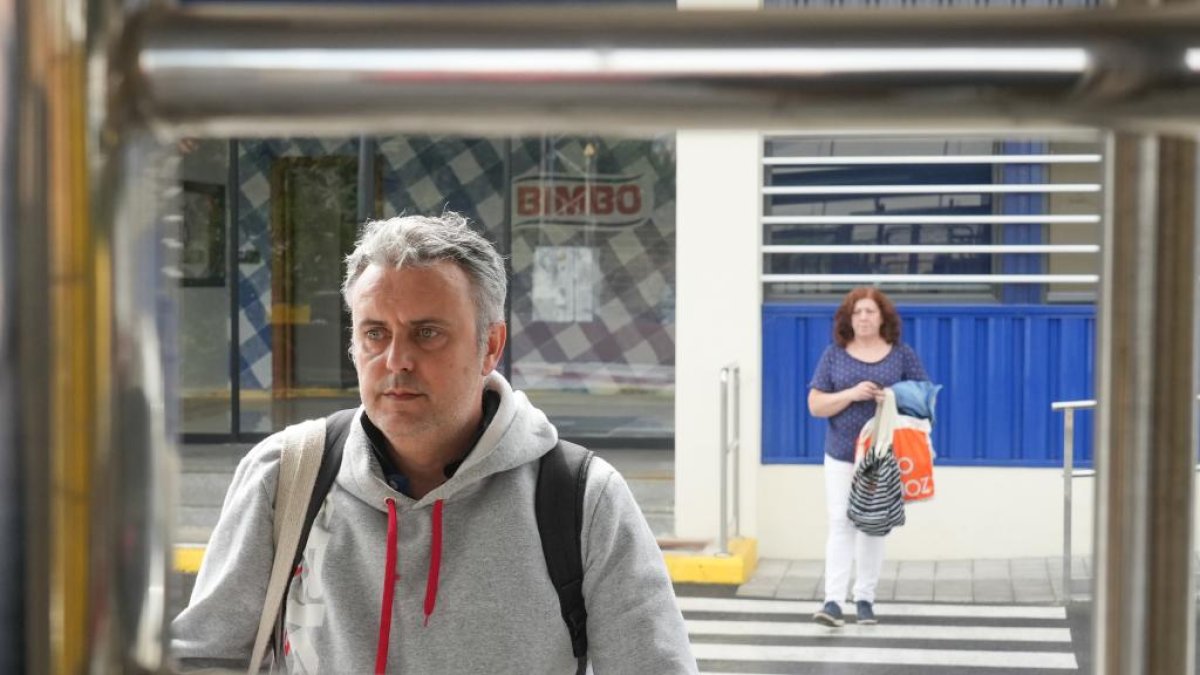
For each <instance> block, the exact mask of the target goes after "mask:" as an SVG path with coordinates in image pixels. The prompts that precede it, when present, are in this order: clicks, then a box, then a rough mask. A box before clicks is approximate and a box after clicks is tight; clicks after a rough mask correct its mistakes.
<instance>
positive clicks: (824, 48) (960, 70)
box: [127, 7, 1200, 136]
mask: <svg viewBox="0 0 1200 675" xmlns="http://www.w3.org/2000/svg"><path fill="white" fill-rule="evenodd" d="M127 39H128V40H129V45H128V49H129V51H130V53H132V54H136V62H135V66H136V73H134V75H136V77H137V78H138V84H139V100H138V106H137V110H138V112H139V114H140V115H141V116H142V119H143V120H144V121H145V123H147V124H150V125H152V126H154V128H156V129H158V130H160V131H163V132H176V133H179V132H185V133H189V134H207V135H217V136H233V135H253V134H260V135H261V134H269V135H274V136H280V135H287V134H293V133H304V134H318V133H343V134H358V133H370V132H383V131H388V132H396V131H404V130H411V131H421V132H458V133H477V132H478V133H488V134H504V133H518V132H525V133H538V134H540V133H546V132H549V131H570V130H575V131H587V132H597V131H620V132H633V131H646V130H662V129H675V128H682V127H697V126H703V127H714V126H716V127H756V128H762V129H780V128H788V127H800V126H803V127H805V128H808V129H811V128H813V127H825V128H854V127H859V128H861V127H864V126H876V127H879V126H887V127H893V128H894V127H904V126H917V127H924V128H930V129H938V130H946V129H948V128H953V127H954V125H967V124H970V125H975V126H978V125H995V126H1000V127H1011V126H1014V125H1041V126H1047V125H1051V126H1061V125H1074V126H1080V125H1083V126H1105V125H1108V126H1122V127H1139V126H1148V125H1154V126H1156V127H1158V128H1176V129H1194V128H1196V127H1197V123H1196V116H1195V112H1196V111H1197V110H1200V75H1198V73H1197V70H1198V69H1200V12H1198V11H1196V10H1193V9H1175V10H1165V9H1162V8H1156V9H1153V10H1085V11H1074V12H1072V11H1061V10H1058V11H1047V12H1036V11H1021V12H999V11H996V12H987V13H986V14H983V13H975V12H937V11H896V12H887V11H876V12H836V13H834V12H739V11H733V12H720V11H711V12H709V11H706V12H678V11H675V10H670V9H650V8H644V9H638V8H621V9H620V10H618V11H613V10H581V9H558V8H545V7H538V8H518V9H491V8H469V9H466V8H453V9H452V8H444V9H443V8H438V9H436V10H431V9H414V8H387V9H384V8H371V9H369V10H363V9H360V10H351V9H311V8H297V7H287V8H275V7H255V8H253V9H246V8H210V9H174V10H170V11H158V12H149V13H146V14H143V15H142V16H141V17H140V19H139V20H138V21H137V22H136V23H135V24H134V25H132V26H131V27H130V32H129V33H128V34H127Z"/></svg>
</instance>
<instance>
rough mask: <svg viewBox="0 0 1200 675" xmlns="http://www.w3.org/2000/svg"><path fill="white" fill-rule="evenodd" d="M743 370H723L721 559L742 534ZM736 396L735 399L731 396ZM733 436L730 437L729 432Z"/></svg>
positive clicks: (726, 367)
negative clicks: (731, 477)
mask: <svg viewBox="0 0 1200 675" xmlns="http://www.w3.org/2000/svg"><path fill="white" fill-rule="evenodd" d="M740 383H741V368H739V367H738V365H737V364H736V363H731V364H729V365H727V366H725V367H724V368H722V369H721V444H720V451H719V452H718V456H719V457H720V461H721V470H720V476H721V515H720V527H719V528H718V541H717V547H718V552H719V553H720V554H721V555H729V532H730V530H731V529H732V531H733V534H734V536H737V535H738V534H739V533H740V529H741V521H740V519H739V518H738V504H739V503H740V500H739V498H738V464H739V454H740V453H739V450H740V449H741V445H742V443H741V409H742V405H741V398H742V396H741V384H740ZM731 391H732V392H733V394H732V396H731V395H730V392H731ZM731 398H732V399H733V406H732V411H731V410H730V407H731V406H730V405H729V402H730V399H731ZM731 412H732V417H733V423H732V424H730V413H731ZM731 429H732V431H733V435H732V438H731V437H730V433H729V432H730V430H731ZM730 455H732V456H733V513H732V516H733V517H732V521H733V526H732V528H731V527H730V520H731V518H730V515H731V514H730V509H729V476H728V473H729V456H730Z"/></svg>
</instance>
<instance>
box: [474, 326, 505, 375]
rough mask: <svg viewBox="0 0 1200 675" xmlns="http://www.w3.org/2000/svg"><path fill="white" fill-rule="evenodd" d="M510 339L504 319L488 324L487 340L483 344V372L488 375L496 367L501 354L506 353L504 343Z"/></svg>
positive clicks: (482, 373)
mask: <svg viewBox="0 0 1200 675" xmlns="http://www.w3.org/2000/svg"><path fill="white" fill-rule="evenodd" d="M507 341H508V325H507V324H506V323H504V322H503V321H497V322H496V323H493V324H491V325H490V326H488V334H487V342H486V343H485V344H484V345H483V349H484V353H483V372H481V373H480V375H487V374H489V373H491V372H492V371H493V370H495V368H496V364H497V363H499V362H500V356H501V355H503V354H504V343H505V342H507Z"/></svg>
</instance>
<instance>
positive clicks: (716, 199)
mask: <svg viewBox="0 0 1200 675" xmlns="http://www.w3.org/2000/svg"><path fill="white" fill-rule="evenodd" d="M675 142H676V193H675V201H676V208H677V209H678V210H677V217H676V242H675V247H676V248H675V252H676V253H675V255H676V275H675V284H676V292H677V296H676V303H677V304H676V314H675V319H676V341H675V373H676V375H675V377H676V380H675V532H676V534H677V535H678V536H680V537H685V538H706V539H711V538H714V537H716V535H717V527H718V522H719V520H718V511H719V507H718V502H719V499H720V482H719V479H718V472H719V467H718V448H719V443H720V439H719V436H720V390H719V380H718V378H719V373H720V369H721V368H722V367H723V366H725V365H727V364H729V363H737V364H738V365H739V366H740V368H741V398H742V418H741V419H742V423H741V430H742V449H743V450H742V464H741V467H742V470H741V477H742V479H743V480H742V481H741V482H742V485H743V486H744V487H743V489H742V496H743V499H742V500H741V502H742V505H743V506H742V513H741V520H742V523H743V528H742V529H743V532H745V533H748V534H752V533H753V530H754V526H755V514H754V510H755V507H756V506H757V501H756V500H755V499H754V498H753V495H754V486H755V485H756V483H757V476H756V470H755V469H756V467H757V465H758V458H759V454H760V451H759V447H760V445H761V444H760V441H759V428H760V427H761V425H762V423H761V417H760V416H759V409H760V403H759V398H760V392H761V390H762V378H761V376H760V373H759V362H760V351H761V345H762V336H761V333H762V329H761V323H762V319H761V309H760V306H761V304H762V301H761V291H760V287H761V285H760V283H759V267H760V262H759V258H760V255H759V252H758V249H759V241H760V239H761V234H760V233H759V230H760V226H759V219H758V211H759V209H758V200H759V186H760V185H761V178H760V167H761V160H760V154H761V151H760V147H761V140H760V138H759V135H758V133H757V132H750V131H680V132H679V133H678V134H677V135H676V141H675Z"/></svg>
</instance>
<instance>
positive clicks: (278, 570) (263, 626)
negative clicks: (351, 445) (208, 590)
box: [246, 420, 325, 674]
mask: <svg viewBox="0 0 1200 675" xmlns="http://www.w3.org/2000/svg"><path fill="white" fill-rule="evenodd" d="M282 437H283V448H282V451H281V453H280V457H279V475H278V478H277V479H276V484H275V506H274V514H273V516H272V518H273V520H274V523H273V525H274V531H273V533H272V539H273V540H274V541H273V543H274V549H275V556H274V560H273V562H272V563H271V574H270V577H269V578H268V579H267V591H266V593H265V594H264V595H263V608H262V613H261V615H260V617H259V624H258V633H257V634H256V635H255V638H254V647H253V649H252V650H251V652H250V654H251V657H250V664H249V668H248V669H247V671H246V672H247V673H250V674H253V673H257V672H258V671H259V668H260V666H261V664H262V660H263V656H264V655H265V654H266V652H267V646H268V644H269V643H270V642H271V641H272V637H273V635H274V631H273V630H272V627H273V626H274V625H275V624H276V622H277V620H278V617H279V615H280V612H281V607H282V606H283V605H284V604H286V603H285V602H284V599H285V598H286V597H287V587H288V581H289V580H290V579H291V578H292V570H293V569H294V567H293V566H292V565H290V563H291V562H292V556H291V555H289V553H290V552H291V551H293V550H294V549H295V546H296V542H297V541H298V540H299V538H300V530H301V528H302V527H303V524H304V514H305V509H306V507H307V506H308V498H309V491H308V489H307V487H308V486H311V485H312V484H313V482H314V481H315V480H316V477H317V471H318V467H319V466H320V462H321V456H322V455H324V453H325V449H324V447H323V444H324V439H325V420H311V421H308V422H302V423H300V424H296V425H292V426H290V427H288V428H287V429H285V430H284V432H283V434H282ZM276 642H278V641H277V640H276Z"/></svg>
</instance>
